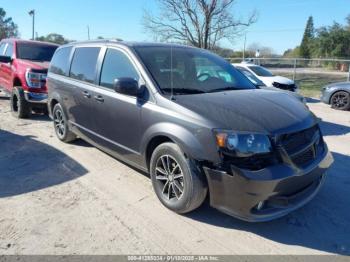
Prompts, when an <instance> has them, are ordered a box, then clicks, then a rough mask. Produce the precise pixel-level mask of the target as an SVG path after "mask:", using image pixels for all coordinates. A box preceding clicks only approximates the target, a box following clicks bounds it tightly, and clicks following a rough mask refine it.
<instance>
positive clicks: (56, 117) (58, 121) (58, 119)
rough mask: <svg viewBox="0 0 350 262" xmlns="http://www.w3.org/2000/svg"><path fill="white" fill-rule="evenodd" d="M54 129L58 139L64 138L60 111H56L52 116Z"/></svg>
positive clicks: (63, 122) (63, 124)
mask: <svg viewBox="0 0 350 262" xmlns="http://www.w3.org/2000/svg"><path fill="white" fill-rule="evenodd" d="M54 122H55V129H56V132H57V134H58V135H59V137H64V135H65V132H66V126H65V121H64V117H63V113H62V111H61V110H56V111H55V114H54Z"/></svg>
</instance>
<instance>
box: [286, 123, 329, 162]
mask: <svg viewBox="0 0 350 262" xmlns="http://www.w3.org/2000/svg"><path fill="white" fill-rule="evenodd" d="M280 141H281V146H282V148H283V149H284V150H285V152H286V153H287V154H288V156H289V158H290V159H291V161H292V162H293V163H294V164H295V165H296V166H298V167H300V168H305V167H306V166H308V165H309V164H311V163H312V161H313V160H314V159H315V158H316V157H317V156H318V155H319V154H321V153H323V150H324V142H323V139H322V136H321V132H320V129H319V126H318V125H315V126H313V127H311V128H308V129H305V130H302V131H299V132H295V133H291V134H286V135H282V137H281V140H280Z"/></svg>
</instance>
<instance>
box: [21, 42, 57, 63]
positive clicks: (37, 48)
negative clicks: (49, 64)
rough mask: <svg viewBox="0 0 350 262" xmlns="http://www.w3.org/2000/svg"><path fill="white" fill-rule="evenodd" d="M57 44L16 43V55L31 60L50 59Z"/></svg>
mask: <svg viewBox="0 0 350 262" xmlns="http://www.w3.org/2000/svg"><path fill="white" fill-rule="evenodd" d="M56 49H57V46H54V45H42V44H28V43H18V44H17V57H18V58H19V59H26V60H32V61H51V58H52V56H53V54H54V53H55V51H56Z"/></svg>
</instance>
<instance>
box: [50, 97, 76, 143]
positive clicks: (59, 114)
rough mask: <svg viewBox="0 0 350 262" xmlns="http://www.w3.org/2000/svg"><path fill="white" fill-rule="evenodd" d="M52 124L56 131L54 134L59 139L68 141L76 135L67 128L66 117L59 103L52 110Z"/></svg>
mask: <svg viewBox="0 0 350 262" xmlns="http://www.w3.org/2000/svg"><path fill="white" fill-rule="evenodd" d="M52 115H53V124H54V128H55V132H56V136H57V137H58V139H59V140H61V141H63V142H65V143H69V142H72V141H74V140H75V139H76V138H77V137H76V135H75V134H74V133H73V132H72V131H70V130H69V126H68V120H67V117H66V115H65V113H64V111H63V109H62V106H61V105H60V104H56V105H55V106H54V108H53V111H52Z"/></svg>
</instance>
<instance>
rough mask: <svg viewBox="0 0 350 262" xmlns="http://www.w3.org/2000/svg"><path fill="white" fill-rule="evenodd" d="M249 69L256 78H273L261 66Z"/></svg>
mask: <svg viewBox="0 0 350 262" xmlns="http://www.w3.org/2000/svg"><path fill="white" fill-rule="evenodd" d="M249 69H250V70H252V71H253V72H254V73H255V74H256V75H258V76H262V77H270V76H274V75H273V74H272V73H271V72H270V71H269V70H267V69H265V68H263V67H261V66H249Z"/></svg>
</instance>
